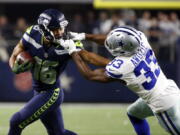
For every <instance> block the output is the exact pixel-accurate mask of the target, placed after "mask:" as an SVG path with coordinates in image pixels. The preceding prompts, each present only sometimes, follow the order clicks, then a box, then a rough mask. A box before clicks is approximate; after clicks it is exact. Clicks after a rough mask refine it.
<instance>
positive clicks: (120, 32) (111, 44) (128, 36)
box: [105, 27, 141, 56]
mask: <svg viewBox="0 0 180 135" xmlns="http://www.w3.org/2000/svg"><path fill="white" fill-rule="evenodd" d="M140 44H141V37H140V35H139V32H138V31H137V30H135V29H134V28H131V27H118V28H116V29H114V30H112V31H111V32H110V33H109V34H108V35H107V38H106V40H105V47H106V49H107V50H108V51H109V52H110V53H111V54H112V55H113V56H131V55H133V54H135V53H136V52H137V49H138V47H139V46H140Z"/></svg>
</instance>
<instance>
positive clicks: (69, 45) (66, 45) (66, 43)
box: [60, 39, 81, 55]
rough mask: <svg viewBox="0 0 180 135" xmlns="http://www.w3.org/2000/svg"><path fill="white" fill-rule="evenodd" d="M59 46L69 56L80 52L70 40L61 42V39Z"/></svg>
mask: <svg viewBox="0 0 180 135" xmlns="http://www.w3.org/2000/svg"><path fill="white" fill-rule="evenodd" d="M78 44H79V43H78ZM60 45H61V46H62V47H64V48H65V49H66V50H67V51H68V53H69V55H71V54H72V53H73V52H78V51H80V50H81V49H78V48H77V47H76V44H75V42H74V41H73V40H72V39H70V40H62V39H61V40H60Z"/></svg>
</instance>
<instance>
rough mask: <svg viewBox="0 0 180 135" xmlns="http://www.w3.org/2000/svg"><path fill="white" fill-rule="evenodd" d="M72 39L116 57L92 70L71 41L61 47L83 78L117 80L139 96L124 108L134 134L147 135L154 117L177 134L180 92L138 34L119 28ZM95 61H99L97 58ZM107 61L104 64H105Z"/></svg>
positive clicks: (145, 40) (168, 129) (179, 125)
mask: <svg viewBox="0 0 180 135" xmlns="http://www.w3.org/2000/svg"><path fill="white" fill-rule="evenodd" d="M71 36H72V39H74V40H77V39H78V40H83V39H87V40H92V41H96V42H97V43H101V44H102V43H103V42H104V45H105V47H106V49H107V50H108V51H109V52H110V53H111V54H112V55H113V56H114V57H115V58H114V59H113V60H112V61H110V62H109V63H106V64H107V65H106V68H99V69H95V70H92V69H90V68H89V67H88V65H87V64H86V63H85V62H84V61H83V59H82V57H81V56H80V55H79V54H78V53H77V52H76V51H77V49H76V46H75V44H74V42H73V40H70V41H69V42H64V43H62V44H61V45H63V47H64V48H66V49H67V51H68V52H69V54H70V55H71V56H72V58H73V60H74V61H75V63H76V65H77V67H78V69H79V70H80V72H81V73H82V75H84V77H85V78H87V79H88V80H91V81H98V82H111V81H120V82H121V83H122V84H124V85H126V86H127V87H128V88H129V89H130V90H132V91H133V92H134V93H136V94H137V95H138V96H139V99H138V100H137V101H135V102H134V103H133V104H131V105H130V106H129V107H128V109H127V115H128V117H129V119H130V121H131V123H132V125H133V127H134V129H135V132H136V133H137V135H150V134H151V133H150V128H149V124H148V122H147V121H146V118H147V117H150V116H156V118H157V119H158V121H159V124H160V125H161V126H162V127H163V128H164V129H165V130H166V131H167V132H169V134H171V135H180V91H179V88H178V86H177V85H176V83H175V82H174V81H173V80H171V79H168V78H167V77H166V76H165V75H164V73H163V71H162V70H161V68H160V66H159V65H158V62H157V60H156V57H155V55H154V52H153V50H152V48H151V46H150V44H149V42H148V40H147V37H146V36H145V34H144V33H142V32H141V31H138V30H136V29H134V28H131V27H127V26H120V27H118V28H116V29H114V30H112V31H111V32H110V33H109V34H108V35H107V36H106V35H104V36H103V35H99V36H98V35H92V34H85V33H79V34H78V33H71ZM96 59H98V58H96ZM106 62H107V61H106Z"/></svg>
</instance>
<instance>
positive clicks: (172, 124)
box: [164, 112, 180, 135]
mask: <svg viewBox="0 0 180 135" xmlns="http://www.w3.org/2000/svg"><path fill="white" fill-rule="evenodd" d="M164 113H165V116H166V117H167V119H168V121H169V123H170V124H171V126H172V127H173V128H174V130H175V131H176V133H177V134H178V135H180V133H179V131H178V129H177V128H176V126H175V125H174V123H173V122H172V121H171V119H170V118H169V116H168V113H167V112H164Z"/></svg>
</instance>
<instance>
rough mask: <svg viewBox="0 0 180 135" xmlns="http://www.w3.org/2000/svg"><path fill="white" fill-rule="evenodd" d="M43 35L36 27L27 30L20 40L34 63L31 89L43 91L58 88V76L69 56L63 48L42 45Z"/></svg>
mask: <svg viewBox="0 0 180 135" xmlns="http://www.w3.org/2000/svg"><path fill="white" fill-rule="evenodd" d="M43 38H44V37H43V34H42V33H41V30H40V29H39V26H38V25H34V26H31V27H29V28H28V29H27V31H26V32H25V34H24V35H23V38H22V43H23V46H24V48H25V50H26V51H28V52H29V53H30V55H31V56H33V58H34V60H35V63H34V66H33V69H32V70H31V73H32V77H33V88H34V89H35V90H37V91H42V90H43V91H44V90H48V89H52V88H57V87H59V79H58V78H59V75H60V74H61V72H62V71H63V70H64V69H65V67H66V65H67V62H68V60H69V59H70V55H69V54H68V52H67V51H66V50H64V48H63V47H61V46H58V45H51V47H49V48H47V46H46V45H43Z"/></svg>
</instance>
